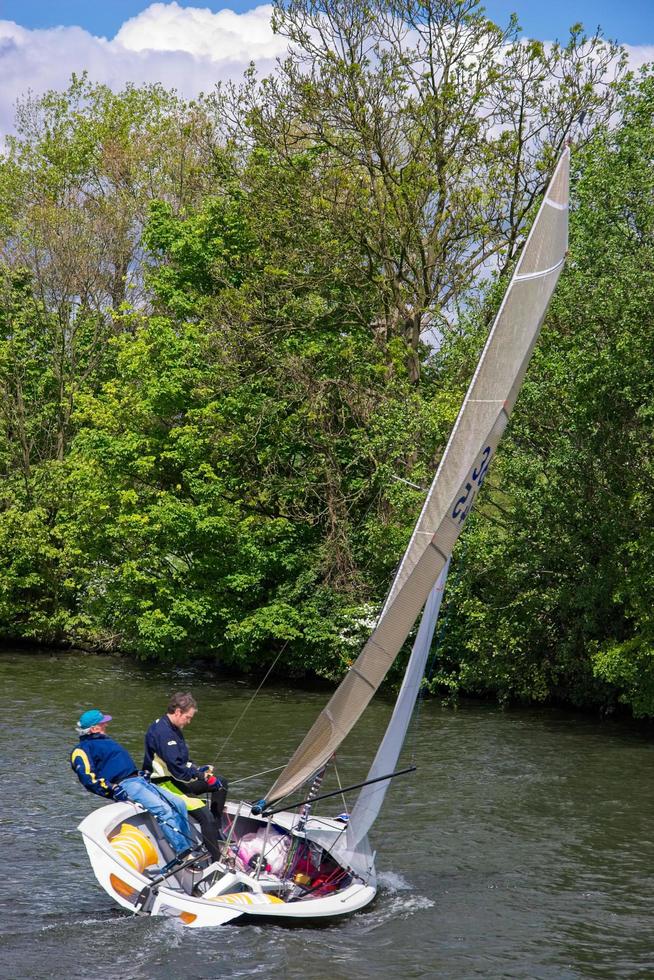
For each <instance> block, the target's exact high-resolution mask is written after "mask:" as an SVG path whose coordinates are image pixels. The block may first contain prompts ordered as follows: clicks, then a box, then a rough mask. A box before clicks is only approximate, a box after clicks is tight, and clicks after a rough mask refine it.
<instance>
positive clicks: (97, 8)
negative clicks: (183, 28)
mask: <svg viewBox="0 0 654 980" xmlns="http://www.w3.org/2000/svg"><path fill="white" fill-rule="evenodd" d="M177 2H178V5H179V6H180V7H194V6H195V7H201V8H208V9H209V10H211V11H213V12H217V11H220V10H222V9H225V8H228V9H231V10H234V11H235V12H236V13H242V12H243V11H246V10H251V9H252V8H253V7H255V6H256V3H253V2H249V3H248V2H245V0H234V2H232V3H220V2H218V3H216V2H211V0H196V2H195V3H193V2H189V0H177ZM147 6H148V3H147V0H106V2H104V3H100V2H98V0H95V2H94V0H0V19H5V20H13V21H15V22H16V23H17V24H20V25H21V26H22V27H27V28H32V29H33V28H41V29H43V28H51V27H57V26H68V27H70V26H73V25H76V26H79V27H82V28H84V29H85V30H87V31H89V33H91V34H94V35H97V36H103V37H107V38H113V37H114V36H115V35H116V34H117V32H118V30H119V29H120V27H121V25H122V24H123V23H124V21H126V20H128V19H129V18H130V17H134V16H135V15H136V14H138V13H140V12H141V11H142V10H144V9H145V8H146V7H147ZM485 6H486V10H487V12H488V14H489V16H490V17H492V18H493V19H494V20H496V21H498V22H499V23H502V22H504V21H506V19H507V18H508V16H509V14H510V13H511V12H512V11H515V12H516V13H517V14H518V17H519V20H520V23H521V25H522V27H523V29H524V30H525V32H526V33H528V34H529V35H530V36H533V37H539V38H542V39H543V40H554V39H555V38H560V39H563V38H564V37H565V36H566V35H567V30H568V28H569V26H570V24H571V23H572V22H573V21H575V20H578V21H581V22H582V23H583V24H584V25H585V26H586V27H587V28H588V29H589V30H593V29H594V28H595V27H596V26H597V25H598V24H599V25H601V26H602V28H603V30H604V33H605V34H606V35H607V36H608V37H610V38H612V39H615V40H618V41H620V42H622V43H624V44H652V43H654V0H623V2H616V0H549V2H548V0H538V2H535V0H487V2H486V4H485Z"/></svg>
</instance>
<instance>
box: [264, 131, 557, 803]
mask: <svg viewBox="0 0 654 980" xmlns="http://www.w3.org/2000/svg"><path fill="white" fill-rule="evenodd" d="M568 182H569V151H568V150H567V149H566V150H565V152H564V153H563V155H562V157H561V159H560V160H559V163H558V165H557V168H556V170H555V173H554V176H553V177H552V180H551V182H550V185H549V187H548V189H547V192H546V194H545V198H544V200H543V203H542V205H541V207H540V210H539V212H538V215H537V217H536V220H535V221H534V224H533V226H532V229H531V232H530V234H529V238H528V239H527V242H526V244H525V246H524V249H523V251H522V254H521V256H520V259H519V261H518V264H517V266H516V269H515V272H514V274H513V277H512V279H511V282H510V283H509V287H508V289H507V292H506V294H505V296H504V300H503V302H502V305H501V307H500V309H499V311H498V314H497V317H496V318H495V322H494V324H493V327H492V329H491V331H490V334H489V337H488V340H487V342H486V346H485V348H484V351H483V353H482V356H481V358H480V361H479V364H478V365H477V370H476V372H475V375H474V377H473V379H472V382H471V384H470V387H469V389H468V393H467V395H466V397H465V400H464V402H463V405H462V407H461V411H460V412H459V416H458V418H457V421H456V424H455V426H454V429H453V431H452V435H451V436H450V440H449V442H448V444H447V446H446V449H445V452H444V454H443V457H442V459H441V463H440V466H439V467H438V470H437V473H436V476H435V477H434V481H433V483H432V486H431V488H430V491H429V493H428V495H427V498H426V500H425V504H424V507H423V509H422V513H421V515H420V518H419V520H418V523H417V525H416V528H415V531H414V532H413V535H412V537H411V541H410V542H409V546H408V548H407V550H406V553H405V555H404V558H403V559H402V563H401V565H400V568H399V570H398V573H397V575H396V577H395V580H394V582H393V585H392V587H391V591H390V593H389V596H388V599H387V601H386V604H385V606H384V609H383V611H382V615H381V617H380V619H379V622H378V624H377V626H376V627H375V629H374V631H373V633H372V635H371V636H370V639H369V640H368V642H367V643H366V645H365V646H364V648H363V650H362V651H361V653H360V654H359V657H358V658H357V660H356V662H355V663H354V664H353V665H352V667H351V668H350V670H349V672H348V674H347V675H346V677H345V678H344V679H343V681H342V682H341V684H340V686H339V687H338V688H337V690H336V691H335V693H334V694H333V696H332V698H331V700H330V701H329V703H328V704H327V706H326V707H325V708H324V709H323V711H322V712H321V713H320V715H319V716H318V718H317V719H316V721H315V723H314V725H313V726H312V728H311V729H310V731H309V732H308V733H307V735H306V737H305V738H304V740H303V742H302V743H301V745H300V746H299V747H298V749H297V751H296V752H295V754H294V755H293V757H292V758H291V760H290V761H289V763H288V765H287V766H286V768H285V769H284V770H283V772H282V773H281V775H280V776H279V778H278V779H277V781H276V782H275V784H274V786H273V787H272V788H271V790H270V792H269V793H268V796H267V799H268V802H269V803H272V802H275V801H277V800H280V799H281V798H283V797H284V796H287V795H288V794H289V793H292V792H293V791H294V790H296V789H297V788H298V787H299V786H301V785H302V783H304V782H305V781H306V780H307V779H309V778H310V776H311V775H312V774H313V773H314V772H316V770H318V769H319V768H321V767H322V766H323V765H324V764H325V763H326V762H327V761H328V759H329V758H330V756H331V755H332V754H333V753H334V751H335V750H336V749H337V748H338V746H339V745H340V743H341V742H342V740H343V739H344V738H345V736H346V735H347V734H348V732H349V731H350V730H351V729H352V727H353V726H354V724H355V723H356V721H357V720H358V719H359V717H360V716H361V714H362V712H363V710H364V709H365V707H366V705H367V704H368V703H369V701H370V699H371V698H372V696H373V694H374V693H375V691H376V690H377V688H378V687H379V685H380V684H381V682H382V680H383V679H384V676H385V675H386V672H387V671H388V668H389V667H390V665H391V664H392V663H393V661H394V659H395V657H396V656H397V654H398V652H399V651H400V649H401V647H402V645H403V643H404V641H405V640H406V638H407V636H408V635H409V632H410V631H411V628H412V627H413V624H414V623H415V621H416V619H417V617H418V615H419V613H420V610H421V609H422V607H423V605H424V604H425V602H426V600H427V596H428V595H429V592H430V591H431V589H432V587H433V585H434V583H435V582H436V580H437V578H438V576H439V575H440V573H441V572H442V570H443V568H444V566H445V564H446V562H447V561H448V559H449V558H450V556H451V554H452V549H453V548H454V545H455V543H456V540H457V538H458V536H459V534H460V533H461V530H462V527H463V524H464V522H465V519H466V517H467V515H468V514H469V513H470V509H471V507H472V504H473V502H474V499H475V496H476V494H477V492H478V490H479V488H480V487H481V485H482V483H483V481H484V477H485V475H486V472H487V470H488V466H489V463H490V461H491V459H492V456H493V454H494V452H495V449H496V447H497V444H498V442H499V440H500V438H501V436H502V433H503V432H504V429H505V428H506V424H507V422H508V419H509V415H510V413H511V411H512V409H513V406H514V404H515V400H516V398H517V395H518V391H519V390H520V386H521V384H522V381H523V378H524V374H525V371H526V369H527V365H528V363H529V359H530V357H531V353H532V351H533V348H534V344H535V343H536V339H537V337H538V333H539V331H540V327H541V324H542V322H543V319H544V317H545V312H546V310H547V306H548V303H549V300H550V297H551V295H552V292H553V291H554V287H555V286H556V283H557V280H558V277H559V275H560V272H561V269H562V267H563V262H564V259H565V254H566V250H567V242H568V213H567V212H568Z"/></svg>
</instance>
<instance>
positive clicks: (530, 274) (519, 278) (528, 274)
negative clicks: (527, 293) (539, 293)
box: [513, 257, 565, 282]
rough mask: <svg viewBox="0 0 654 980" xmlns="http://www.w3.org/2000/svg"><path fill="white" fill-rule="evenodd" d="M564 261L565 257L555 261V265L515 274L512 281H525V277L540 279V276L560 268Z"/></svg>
mask: <svg viewBox="0 0 654 980" xmlns="http://www.w3.org/2000/svg"><path fill="white" fill-rule="evenodd" d="M564 262H565V257H564V258H562V259H561V260H560V262H557V263H556V265H551V266H550V267H549V269H540V270H539V271H538V272H525V273H523V274H522V275H520V276H515V277H514V279H513V281H514V282H525V280H527V279H540V278H541V277H542V276H549V274H550V272H556V270H557V269H560V268H561V266H562V265H563V263H564Z"/></svg>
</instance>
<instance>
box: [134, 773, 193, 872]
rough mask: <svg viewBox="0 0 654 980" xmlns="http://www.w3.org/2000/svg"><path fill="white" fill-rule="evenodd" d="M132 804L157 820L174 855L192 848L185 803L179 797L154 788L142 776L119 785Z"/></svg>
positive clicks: (156, 787)
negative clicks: (146, 811)
mask: <svg viewBox="0 0 654 980" xmlns="http://www.w3.org/2000/svg"><path fill="white" fill-rule="evenodd" d="M120 785H121V786H122V787H123V789H124V790H125V792H126V793H127V795H128V796H129V798H130V800H131V801H132V803H140V804H141V806H142V807H145V809H146V810H149V811H150V813H152V814H154V816H155V817H156V818H157V821H158V823H159V826H160V827H161V829H162V831H163V834H164V836H165V838H166V840H167V841H168V843H169V844H170V846H171V847H172V848H173V850H174V851H175V853H176V854H180V853H181V852H182V851H188V849H189V847H192V846H193V843H194V841H193V837H192V835H191V828H190V827H189V823H188V815H187V810H186V803H184V800H183V799H182V798H181V796H176V795H175V794H174V793H169V792H168V790H165V789H161V788H160V787H159V786H154V785H153V784H152V783H149V782H148V781H147V779H143V777H142V776H130V777H129V778H128V779H123V780H122V782H121V784H120Z"/></svg>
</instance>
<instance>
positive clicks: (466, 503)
mask: <svg viewBox="0 0 654 980" xmlns="http://www.w3.org/2000/svg"><path fill="white" fill-rule="evenodd" d="M491 453H492V450H491V447H490V446H486V448H485V449H484V451H483V452H482V454H481V458H480V460H479V463H478V464H477V465H476V466H475V467H474V468H473V471H472V474H471V477H470V481H469V482H468V483H466V485H465V487H464V488H463V496H461V497H459V499H458V500H457V502H456V503H455V505H454V507H453V509H452V520H454V521H458V522H459V524H463V522H464V521H465V519H466V517H467V516H468V514H469V513H470V509H471V507H472V505H473V503H474V499H475V497H476V495H477V490H478V489H479V487H480V486H481V485H482V483H483V482H484V477H485V476H486V471H487V470H488V466H489V463H490V458H491Z"/></svg>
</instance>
